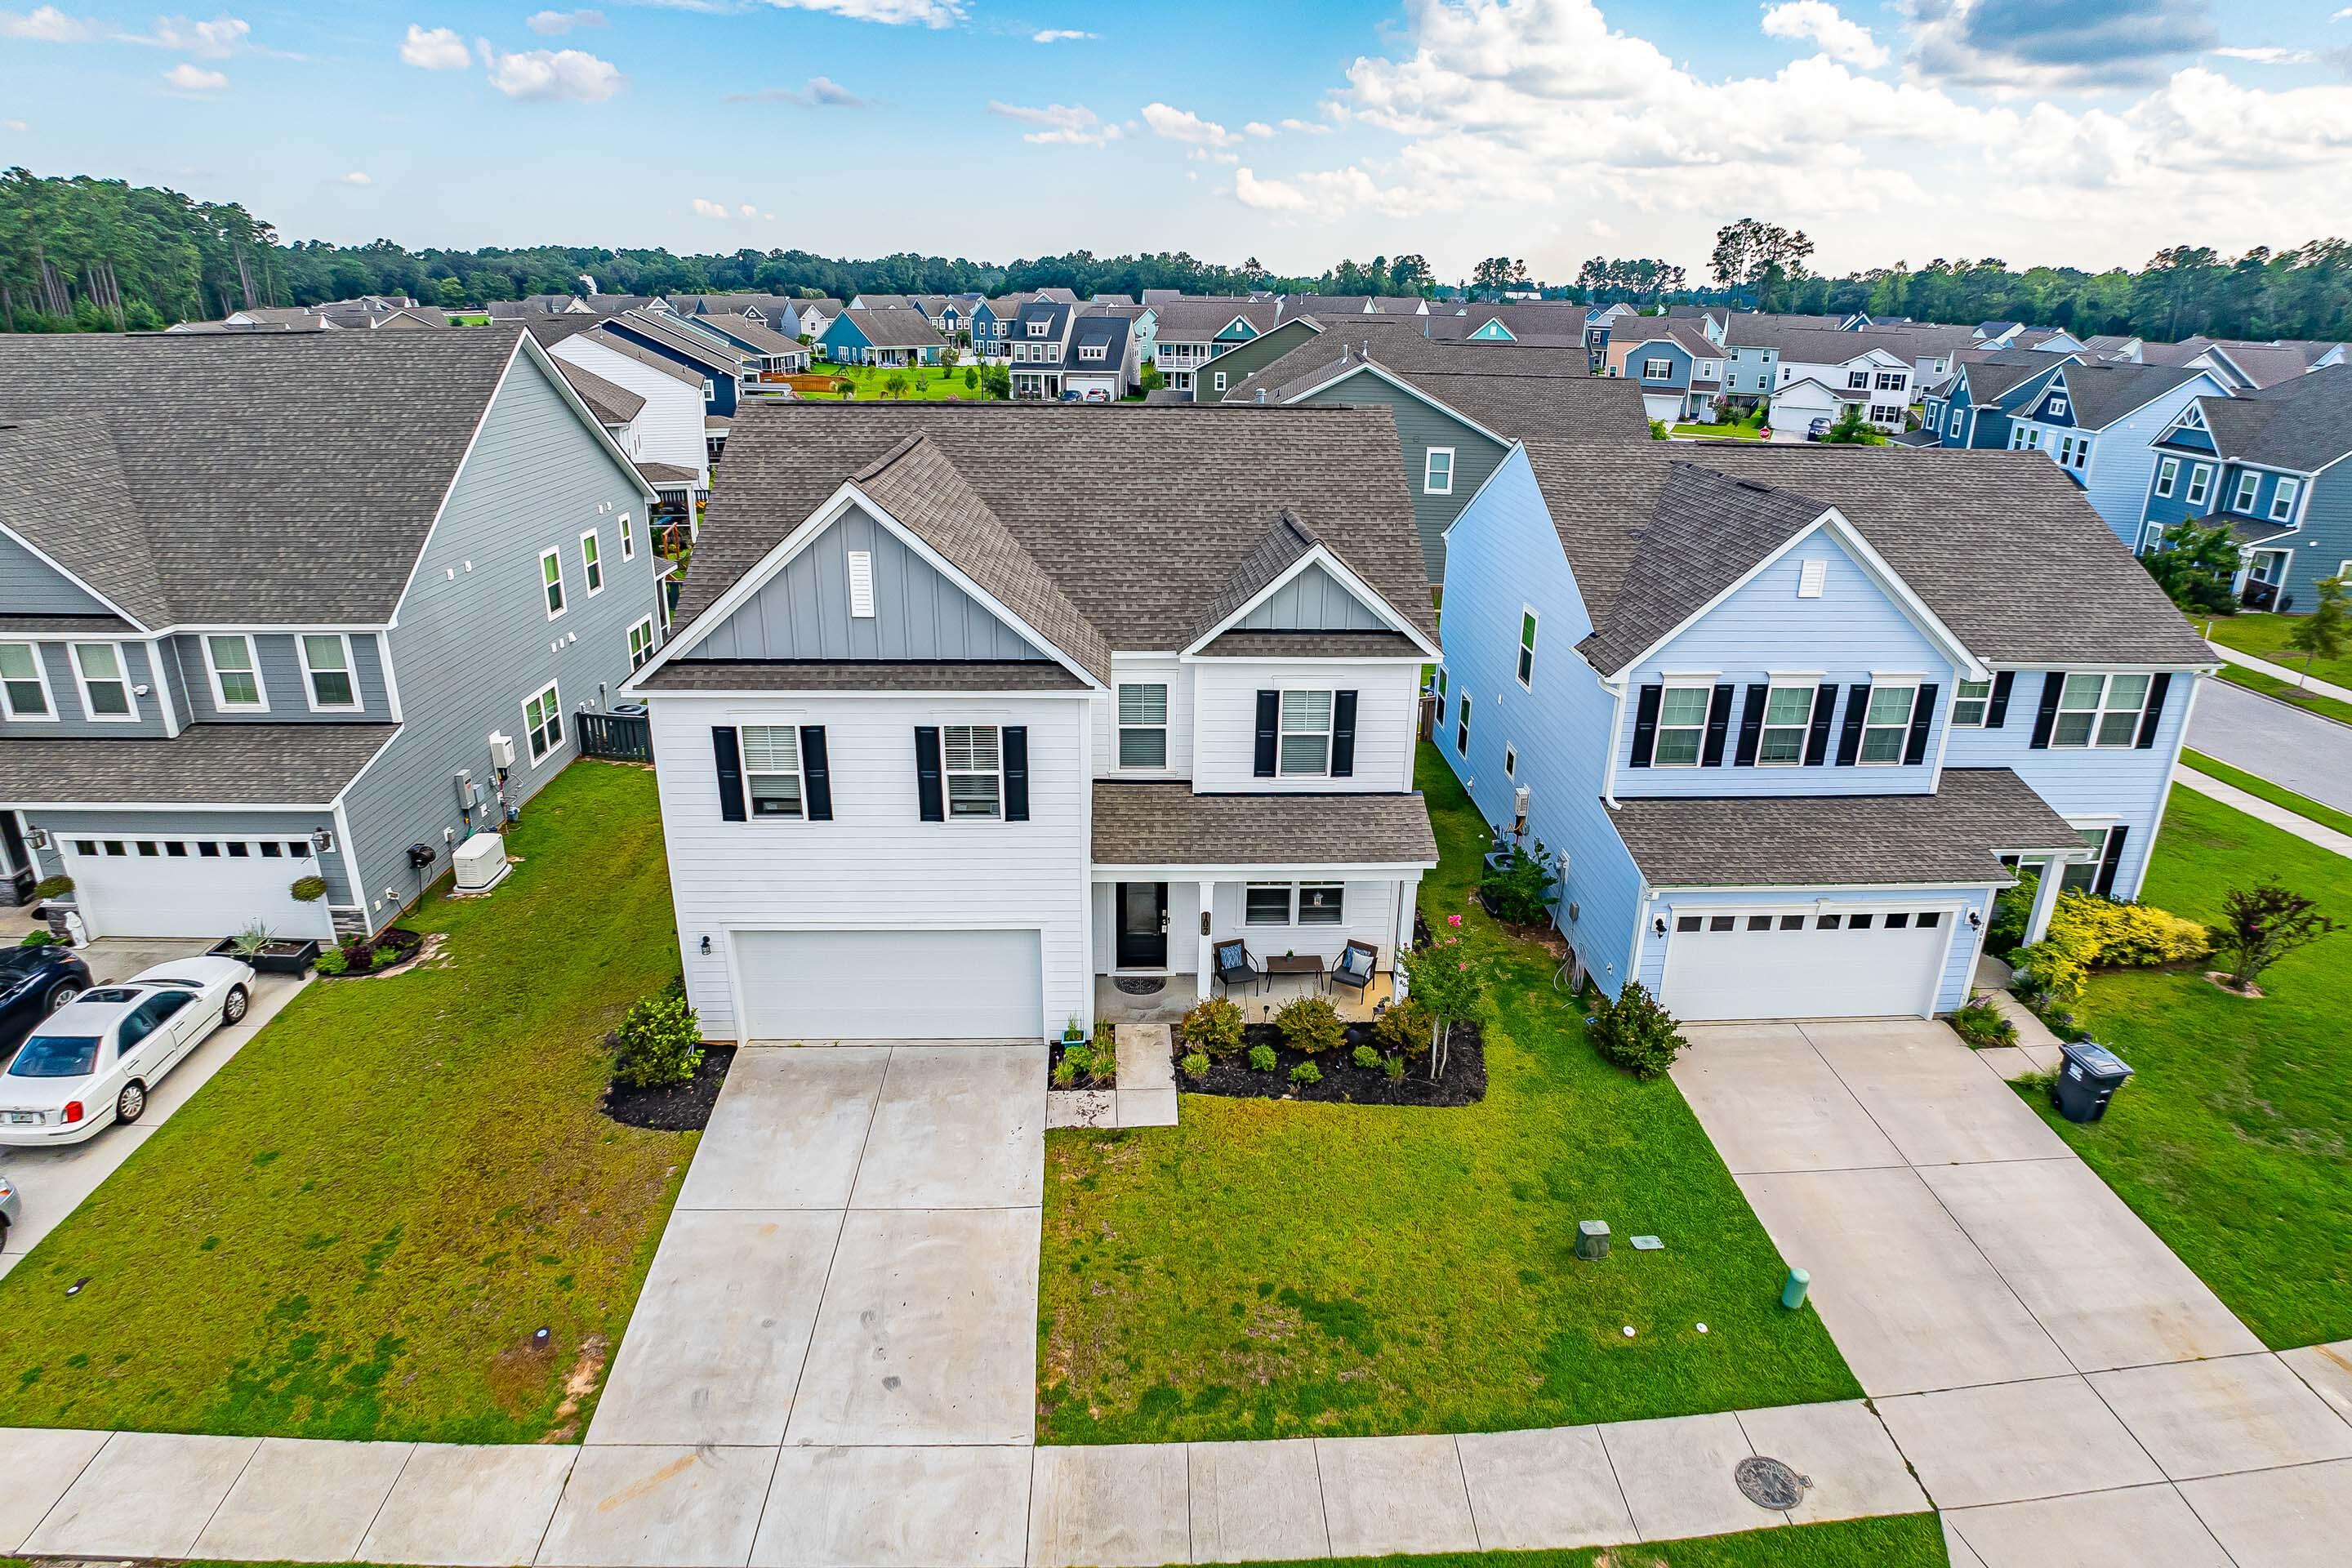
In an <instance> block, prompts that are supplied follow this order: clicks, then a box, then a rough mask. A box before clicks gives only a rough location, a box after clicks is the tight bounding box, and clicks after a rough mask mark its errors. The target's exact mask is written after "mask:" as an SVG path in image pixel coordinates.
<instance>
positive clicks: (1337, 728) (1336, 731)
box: [1331, 691, 1356, 779]
mask: <svg viewBox="0 0 2352 1568" xmlns="http://www.w3.org/2000/svg"><path fill="white" fill-rule="evenodd" d="M1331 776H1332V777H1333V778H1335V779H1349V778H1353V777H1355V776H1356V694H1355V693H1354V692H1352V691H1335V692H1333V693H1332V694H1331Z"/></svg>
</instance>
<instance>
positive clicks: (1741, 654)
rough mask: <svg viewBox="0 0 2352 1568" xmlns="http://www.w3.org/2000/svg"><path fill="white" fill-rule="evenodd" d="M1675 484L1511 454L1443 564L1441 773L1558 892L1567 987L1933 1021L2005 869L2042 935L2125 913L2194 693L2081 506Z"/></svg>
mask: <svg viewBox="0 0 2352 1568" xmlns="http://www.w3.org/2000/svg"><path fill="white" fill-rule="evenodd" d="M1680 450H1683V448H1675V447H1664V446H1659V447H1655V448H1654V449H1646V448H1642V447H1633V448H1618V449H1615V450H1608V449H1595V448H1583V449H1570V448H1564V447H1554V446H1548V445H1545V444H1541V443H1538V444H1535V445H1532V446H1530V445H1528V444H1525V443H1520V444H1517V445H1515V446H1514V447H1513V449H1512V451H1511V453H1510V455H1509V456H1508V457H1507V458H1505V460H1504V462H1503V463H1502V465H1501V466H1500V467H1499V468H1496V472H1495V474H1494V476H1493V478H1492V479H1489V480H1488V481H1487V483H1486V486H1485V487H1484V488H1483V489H1481V490H1480V492H1479V494H1478V495H1477V496H1476V497H1475V499H1474V500H1472V501H1471V502H1470V504H1469V505H1468V506H1467V507H1466V508H1465V510H1463V513H1462V515H1461V517H1460V518H1459V519H1458V520H1457V521H1455V523H1454V526H1453V528H1452V530H1451V531H1449V533H1448V535H1447V541H1446V545H1447V570H1446V592H1445V602H1444V612H1443V618H1442V623H1441V629H1442V632H1443V646H1444V651H1445V660H1444V665H1443V666H1442V667H1441V668H1440V671H1439V675H1438V689H1439V692H1440V696H1441V700H1442V701H1443V703H1444V721H1443V722H1442V723H1441V725H1440V726H1439V733H1438V742H1439V744H1440V746H1441V748H1442V750H1443V752H1444V755H1445V757H1446V759H1447V761H1448V762H1449V763H1451V764H1452V765H1453V766H1454V770H1455V771H1456V772H1457V773H1459V774H1460V775H1461V776H1462V779H1463V781H1464V784H1465V786H1466V787H1467V788H1468V790H1469V792H1470V794H1471V796H1472V797H1473V799H1474V800H1475V801H1476V803H1477V805H1478V807H1479V810H1480V812H1481V814H1482V815H1484V816H1486V820H1487V821H1488V822H1489V823H1490V824H1491V825H1493V826H1494V827H1495V829H1496V832H1497V834H1498V835H1507V836H1511V837H1517V840H1518V841H1519V842H1521V843H1523V844H1526V845H1530V846H1531V845H1533V844H1534V843H1536V842H1537V841H1538V840H1540V841H1541V843H1542V844H1543V846H1544V848H1545V850H1546V852H1547V853H1549V854H1551V855H1554V856H1557V857H1558V858H1559V866H1558V869H1559V870H1560V871H1561V872H1562V878H1563V879H1562V883H1561V887H1560V890H1559V895H1558V900H1557V903H1556V905H1555V909H1554V918H1555V921H1556V922H1557V923H1558V925H1559V929H1560V931H1561V932H1562V933H1563V934H1564V935H1565V936H1566V938H1567V939H1568V942H1569V943H1570V947H1571V949H1572V950H1573V952H1574V963H1575V966H1576V968H1577V970H1578V971H1579V972H1580V973H1586V974H1590V975H1591V977H1592V978H1593V979H1594V980H1595V981H1596V982H1597V983H1598V984H1600V985H1601V988H1602V989H1603V990H1604V991H1607V992H1609V993H1611V994H1615V993H1616V992H1617V991H1618V990H1619V989H1620V988H1621V987H1622V985H1623V984H1624V983H1625V981H1626V980H1628V979H1638V980H1640V981H1641V982H1642V983H1643V984H1644V985H1646V986H1647V987H1649V988H1650V989H1651V990H1652V991H1653V992H1654V993H1655V994H1658V995H1659V996H1661V998H1662V999H1663V1000H1664V1003H1665V1005H1667V1007H1668V1008H1669V1009H1671V1010H1672V1011H1674V1012H1675V1014H1676V1015H1677V1016H1681V1017H1683V1018H1685V1019H1694V1020H1696V1019H1708V1018H1764V1017H1823V1016H1886V1015H1902V1014H1910V1015H1914V1016H1925V1015H1928V1014H1932V1013H1937V1012H1943V1011H1948V1010H1949V1009H1950V1008H1952V1007H1954V1006H1957V1005H1959V1004H1960V1003H1961V1002H1962V1001H1964V1000H1966V998H1967V994H1968V988H1969V980H1970V976H1971V974H1972V973H1973V971H1974V968H1975V965H1976V962H1977V959H1978V956H1979V952H1980V951H1981V948H1982V943H1983V930H1984V926H1985V923H1986V921H1987V920H1988V919H1989V911H1990V904H1991V900H1992V898H1993V896H1994V895H1995V894H1996V893H1997V892H1998V891H1999V890H2000V889H2001V888H2003V887H2006V886H2009V885H2011V883H2012V882H2013V881H2014V880H2015V869H2014V868H2015V867H2017V866H2018V865H2020V864H2026V865H2030V866H2033V867H2037V868H2044V869H2047V870H2048V871H2049V872H2050V873H2051V874H2049V875H2047V876H2045V877H2043V879H2042V893H2041V896H2040V897H2039V899H2038V900H2037V907H2036V909H2035V910H2034V915H2033V927H2032V929H2033V930H2034V931H2035V932H2036V933H2038V931H2039V929H2040V928H2041V927H2042V925H2043V924H2045V923H2046V921H2047V919H2048V915H2049V911H2050V910H2051V909H2052V908H2053V906H2054V904H2055V901H2056V897H2057V893H2058V891H2059V890H2060V889H2061V888H2062V887H2069V888H2081V889H2088V890H2094V891H2097V892H2101V893H2105V894H2109V895H2112V896H2114V897H2116V898H2128V897H2130V896H2132V895H2133V894H2134V893H2136V892H2137V889H2138V887H2139V884H2140V879H2141V877H2142V875H2143V872H2144V868H2145V866H2146V863H2147V850H2148V847H2149V845H2150V843H2151V842H2152V841H2153V839H2154V837H2155V834H2156V829H2157V826H2158V822H2159V820H2160V818H2161V816H2162V813H2163V809H2164V803H2165V798H2166V791H2167V788H2168V784H2169V780H2170V776H2171V770H2172V765H2173V762H2174V760H2175V758H2176V757H2177V755H2178V753H2179V746H2180V742H2181V738H2182V735H2183V733H2184V726H2185V723H2186V719H2187V714H2188V710H2189V697H2190V692H2191V689H2192V688H2193V685H2194V682H2195V679H2196V677H2197V675H2198V673H2199V672H2200V671H2201V670H2202V669H2204V668H2210V665H2211V663H2212V659H2211V656H2210V651H2209V650H2208V649H2206V648H2205V647H2204V646H2203V644H2202V643H2201V642H2200V641H2199V639H2198V638H2196V637H2194V636H2193V635H2191V634H2190V632H2189V629H2188V628H2187V626H2185V625H2184V624H2183V623H2182V621H2181V619H2180V616H2179V614H2178V612H2176V611H2174V610H2173V609H2172V607H2171V605H2169V603H2168V601H2167V600H2166V599H2165V597H2164V595H2162V594H2161V593H2160V592H2158V590H2157V589H2156V587H2155V585H2154V584H2153V583H2151V582H2150V581H2149V579H2148V578H2147V574H2145V573H2144V572H2142V571H2140V569H2139V568H2138V566H2137V563H2135V562H2134V561H2133V560H2132V558H2131V556H2130V554H2129V552H2126V551H2125V550H2124V549H2123V548H2121V546H2120V545H2118V544H2117V542H2116V541H2115V540H2114V538H2113V537H2112V536H2111V535H2110V534H2109V533H2108V531H2107V530H2106V529H2105V527H2104V526H2103V525H2102V523H2101V522H2100V521H2099V519H2098V518H2097V517H2096V516H2095V514H2094V513H2092V511H2091V510H2089V508H2088V507H2087V506H2086V505H2085V504H2084V501H2083V500H2082V498H2081V495H2080V492H2079V491H2077V490H2076V489H2074V487H2073V486H2071V485H2070V484H2069V483H2068V482H2067V481H2066V480H2064V479H2062V478H2061V477H2060V476H2058V475H2057V474H2055V473H2053V472H2052V471H2051V470H2050V468H2049V467H2048V466H2047V465H2045V464H2043V463H2042V462H2039V461H2037V460H2034V459H2031V458H2019V457H2009V456H2002V455H1983V454H1967V455H1962V454H1958V453H1955V454H1951V455H1945V454H1941V453H1937V452H1935V451H1932V450H1927V451H1919V450H1909V449H1901V448H1824V447H1763V446H1758V447H1730V448H1727V447H1710V448H1707V449H1706V460H1705V462H1704V463H1699V462H1690V461H1684V460H1682V459H1681V458H1678V457H1677V456H1676V453H1677V452H1678V451H1680ZM1956 508H1957V509H1958V510H1956ZM1955 528H1958V529H1960V530H1961V531H1964V532H1965V533H1966V535H1967V536H1968V537H1969V539H1970V540H1971V541H1972V542H1974V543H1975V545H1976V546H1977V547H1976V548H1972V549H1971V550H1969V551H1967V552H1953V551H1952V550H1950V549H1949V548H1948V540H1949V538H1950V537H1951V533H1952V531H1953V530H1954V529H1955ZM2012 534H2013V535H2014V537H2015V539H2016V540H2017V541H2018V547H2017V548H2009V547H2006V546H2005V545H2004V543H2003V541H2004V539H2005V538H2007V537H2010V536H2011V535H2012ZM2027 541H2031V547H2030V548H2028V547H2027V546H2026V542H2027Z"/></svg>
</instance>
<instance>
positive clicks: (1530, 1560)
mask: <svg viewBox="0 0 2352 1568" xmlns="http://www.w3.org/2000/svg"><path fill="white" fill-rule="evenodd" d="M1323 1561H1324V1562H1327V1563H1328V1562H1329V1561H1330V1559H1328V1558H1325V1559H1323ZM1950 1562H1951V1558H1950V1556H1949V1555H1948V1553H1947V1552H1945V1550H1944V1527H1943V1526H1942V1525H1940V1524H1938V1523H1937V1521H1936V1516H1935V1515H1934V1514H1932V1513H1905V1514H1897V1515H1895V1517H1893V1518H1891V1519H1850V1520H1840V1521H1837V1522H1835V1523H1832V1524H1800V1525H1793V1526H1781V1527H1780V1528H1778V1529H1773V1530H1748V1531H1741V1532H1740V1533H1738V1535H1706V1536H1701V1537H1699V1538H1698V1539H1696V1540H1695V1541H1666V1542H1649V1543H1645V1544H1643V1545H1640V1546H1605V1547H1603V1546H1594V1547H1587V1548H1586V1549H1584V1550H1583V1551H1581V1552H1440V1553H1433V1554H1431V1555H1429V1556H1425V1557H1358V1558H1353V1559H1350V1560H1349V1564H1348V1568H1946V1565H1947V1564H1948V1563H1950ZM0 1568H5V1565H0ZM190 1568H197V1565H195V1564H191V1565H190ZM1246 1568H1297V1564H1275V1563H1256V1564H1251V1565H1246Z"/></svg>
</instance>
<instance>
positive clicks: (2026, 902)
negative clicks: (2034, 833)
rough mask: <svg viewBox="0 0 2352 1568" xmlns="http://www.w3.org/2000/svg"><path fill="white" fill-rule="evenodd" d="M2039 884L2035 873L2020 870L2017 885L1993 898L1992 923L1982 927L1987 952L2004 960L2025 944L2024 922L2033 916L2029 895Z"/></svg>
mask: <svg viewBox="0 0 2352 1568" xmlns="http://www.w3.org/2000/svg"><path fill="white" fill-rule="evenodd" d="M2041 885H2042V874H2041V873H2040V872H2039V871H2036V870H2033V869H2032V868H2030V867H2020V868H2018V872H2017V885H2016V886H2015V887H2012V888H2003V889H2001V890H2000V892H1998V893H1996V894H1994V895H1993V900H1992V923H1991V924H1990V925H1989V926H1987V927H1986V928H1985V951H1986V952H1990V953H1991V954H1992V955H1993V956H1994V957H1995V958H1999V959H2002V960H2006V959H2008V957H2009V956H2010V954H2011V953H2013V952H2016V951H2017V950H2018V949H2019V948H2021V947H2023V946H2024V945H2025V922H2026V921H2029V920H2031V919H2032V916H2033V895H2034V892H2035V890H2036V889H2039V888H2040V887H2041Z"/></svg>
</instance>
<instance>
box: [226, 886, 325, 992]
mask: <svg viewBox="0 0 2352 1568" xmlns="http://www.w3.org/2000/svg"><path fill="white" fill-rule="evenodd" d="M318 880H319V879H317V878H316V877H305V878H304V879H302V881H306V882H316V881H318ZM295 886H296V887H298V888H299V887H300V886H301V883H300V882H297V883H296V884H295ZM319 890H320V894H321V896H323V895H324V894H325V892H326V885H325V884H324V883H320V889H319ZM205 952H207V953H208V954H210V955H211V956H213V957H216V958H235V959H239V960H242V961H243V962H245V963H249V964H251V965H252V966H253V969H254V972H255V973H257V974H300V973H302V972H303V971H305V970H307V969H309V968H310V965H312V964H313V963H317V962H318V959H319V944H318V942H316V941H315V940H312V939H310V938H298V937H287V936H277V935H274V934H272V932H271V931H270V929H269V928H268V926H267V925H265V924H263V923H262V922H261V921H249V922H247V924H245V925H243V926H240V927H238V928H237V930H236V932H235V934H233V935H230V936H225V937H223V938H222V939H221V940H220V941H218V942H215V943H213V944H212V946H211V947H209V948H207V949H206V950H205Z"/></svg>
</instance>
